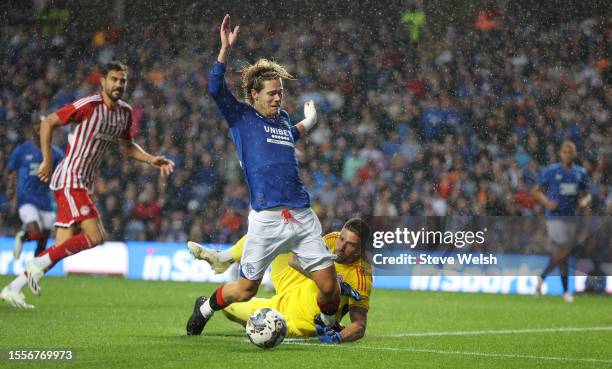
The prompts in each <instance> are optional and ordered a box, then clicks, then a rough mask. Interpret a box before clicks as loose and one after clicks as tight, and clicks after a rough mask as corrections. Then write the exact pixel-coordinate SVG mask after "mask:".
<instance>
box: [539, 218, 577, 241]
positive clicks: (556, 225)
mask: <svg viewBox="0 0 612 369" xmlns="http://www.w3.org/2000/svg"><path fill="white" fill-rule="evenodd" d="M577 226H578V225H577V224H576V221H575V220H573V219H572V217H560V218H551V219H547V220H546V231H547V232H548V239H549V240H550V241H551V242H552V243H553V244H554V245H558V246H568V247H574V246H576V245H574V243H575V242H576V231H577Z"/></svg>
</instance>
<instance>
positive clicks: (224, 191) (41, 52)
mask: <svg viewBox="0 0 612 369" xmlns="http://www.w3.org/2000/svg"><path fill="white" fill-rule="evenodd" d="M239 23H240V21H239ZM216 26H218V25H217V24H216V19H215V20H214V22H213V21H211V22H209V23H206V22H201V21H200V22H185V23H174V24H171V25H169V26H168V27H156V26H155V25H153V24H139V25H137V26H134V25H132V26H129V27H132V28H125V29H121V28H110V29H107V30H105V31H104V32H102V31H101V32H97V33H95V34H93V35H91V34H87V35H85V36H82V35H76V34H75V33H73V32H64V31H63V28H61V27H60V29H59V30H58V31H57V30H56V31H54V30H53V29H51V30H49V29H42V28H41V27H39V26H37V25H36V24H33V25H24V26H3V27H4V30H3V32H2V33H1V36H0V42H1V44H2V49H1V50H0V53H1V54H2V58H1V61H0V73H1V75H2V76H3V77H2V79H0V175H1V176H2V178H3V180H2V181H1V182H0V235H6V236H11V235H13V234H15V232H16V231H17V230H18V227H19V226H20V223H19V218H18V216H17V210H16V208H15V201H14V194H13V192H14V191H13V189H12V186H11V184H10V181H9V180H7V179H8V178H10V177H9V173H8V172H7V168H6V162H7V160H8V157H9V155H10V153H11V151H12V149H13V148H14V147H15V145H16V144H17V143H19V142H20V141H21V140H23V139H24V130H23V127H24V125H25V124H26V123H28V122H29V121H31V120H33V119H39V117H40V116H41V115H45V114H49V113H51V112H53V111H54V110H55V109H57V108H59V107H61V106H63V105H65V104H67V103H70V102H71V101H72V100H74V99H76V98H78V97H81V96H85V95H88V94H92V93H96V92H98V91H99V89H100V87H99V77H100V72H99V69H98V66H99V65H100V64H102V63H104V62H108V61H110V60H112V59H115V58H117V59H120V60H122V61H124V62H125V63H126V64H127V65H128V66H129V67H130V71H129V75H128V78H129V85H128V91H127V94H126V98H125V100H126V101H127V102H128V103H130V104H131V105H132V107H133V108H134V125H133V127H132V132H133V134H134V136H135V137H136V140H137V142H139V143H141V144H142V146H143V147H146V148H147V150H148V151H149V152H151V153H161V154H163V155H166V156H167V157H169V158H171V159H173V160H174V161H175V163H176V164H177V169H176V171H175V173H174V174H173V175H172V176H170V177H169V178H167V179H166V178H161V177H160V176H159V175H158V173H156V172H155V171H152V170H151V169H150V168H148V167H146V166H144V165H143V166H136V167H135V166H133V165H128V164H127V163H126V161H125V160H124V159H122V158H121V157H120V156H119V154H118V153H115V154H113V155H108V157H107V158H106V159H105V160H104V161H103V163H102V165H101V168H102V170H101V173H99V176H98V180H97V182H96V188H95V191H96V195H95V198H96V200H97V206H98V208H99V209H100V211H101V213H102V215H103V219H104V221H105V222H106V228H107V231H108V232H109V234H110V237H109V238H110V239H113V240H124V239H129V240H160V241H161V240H163V241H179V242H182V241H186V240H188V239H191V240H195V241H197V242H233V241H235V240H237V239H238V238H239V236H241V235H242V234H244V233H245V231H246V225H247V218H246V216H247V214H248V206H249V203H248V190H247V188H246V185H245V182H244V180H243V178H242V173H241V169H240V165H239V162H238V160H237V158H236V155H235V151H234V148H233V146H232V145H233V144H232V141H231V138H230V134H229V130H228V128H227V127H226V124H225V123H224V121H223V120H222V118H221V116H220V114H219V113H218V112H217V110H216V107H215V106H214V103H213V101H212V99H211V98H210V97H209V96H208V94H207V83H208V73H209V71H210V68H211V66H212V63H213V61H214V59H215V53H216V51H217V50H218V45H217V42H218V37H217V33H216V32H217V30H216ZM126 27H128V26H126ZM404 27H405V25H404V24H402V22H401V20H400V17H399V15H398V18H397V19H394V20H391V21H389V22H386V23H384V22H379V23H376V24H368V25H363V24H360V23H359V22H357V21H355V20H351V19H342V20H340V21H337V22H335V23H333V24H329V23H325V22H322V21H320V20H317V19H315V20H314V21H313V22H310V21H309V22H308V23H306V22H303V23H302V24H293V25H292V26H291V27H290V28H286V29H273V28H271V27H270V26H266V25H264V24H248V23H247V22H246V20H245V21H244V22H242V28H245V29H246V28H248V29H249V30H250V32H243V33H242V34H241V39H240V41H239V43H238V46H237V47H236V48H235V50H233V51H232V57H231V63H230V66H229V67H230V71H231V72H229V73H228V78H229V81H230V83H231V84H232V87H233V92H234V94H235V95H237V96H241V90H240V87H239V83H240V78H239V77H240V76H239V73H238V71H239V69H240V67H241V66H242V65H244V64H245V63H247V62H254V61H255V60H256V59H257V58H259V57H268V58H272V59H274V60H276V61H278V62H280V63H281V64H283V65H285V66H286V67H287V69H288V70H289V72H290V73H292V74H293V75H295V76H296V80H295V81H289V82H288V83H287V84H286V90H287V96H286V98H285V102H284V107H285V109H286V110H287V111H288V112H289V114H290V115H291V116H292V117H293V121H294V122H297V121H299V120H301V119H302V117H303V112H302V108H301V107H302V106H303V102H304V101H306V100H308V99H313V100H314V101H315V104H316V106H317V109H318V112H319V114H318V115H319V123H318V126H317V127H316V128H315V129H314V130H313V131H312V132H311V133H310V135H309V136H308V137H307V138H305V139H302V140H301V141H300V142H299V143H298V145H297V148H298V150H299V154H300V155H299V159H300V166H301V176H302V179H303V181H304V182H305V184H306V187H307V189H308V190H309V192H310V195H311V199H312V200H313V204H314V206H313V207H314V209H315V211H316V212H317V214H318V215H319V217H320V219H321V222H322V223H323V228H324V232H327V231H330V230H332V229H338V228H339V227H340V226H341V225H342V224H343V223H344V221H345V220H346V219H348V218H350V217H353V216H358V215H359V216H362V217H366V218H367V217H369V216H381V215H387V216H395V215H468V214H479V215H531V214H542V213H543V209H542V208H541V206H540V205H538V204H537V202H536V200H535V199H534V198H533V196H532V195H531V193H530V188H531V187H532V186H533V185H534V183H535V182H536V180H537V177H538V174H539V171H540V170H541V168H542V167H543V166H545V165H547V164H550V163H553V162H557V161H558V147H559V144H560V143H561V142H562V141H563V140H564V139H571V140H572V141H574V142H575V143H576V145H577V147H578V153H579V158H578V162H579V164H580V165H583V166H584V167H585V168H586V169H587V171H588V172H589V175H590V177H591V181H592V182H591V183H592V187H591V192H592V195H593V203H592V206H591V208H590V210H589V211H591V212H592V213H593V214H600V215H603V214H607V215H609V214H612V191H611V189H612V187H611V186H610V181H609V173H610V162H611V161H612V160H610V157H611V156H612V135H611V128H610V127H611V124H610V118H611V117H610V107H611V106H612V60H611V59H610V55H612V53H611V52H610V51H611V41H612V22H611V21H610V20H609V19H604V18H602V17H599V18H588V19H579V20H576V21H572V22H569V23H563V24H560V25H559V24H556V25H553V26H546V25H541V24H539V25H535V24H525V23H524V22H519V20H518V19H514V18H513V17H512V16H511V15H498V19H497V20H496V21H495V23H494V24H493V25H492V26H489V27H480V26H478V24H476V25H475V26H470V27H454V26H453V25H452V24H449V26H448V27H447V31H446V35H445V37H443V38H442V39H440V40H437V41H436V42H434V41H433V40H432V39H430V38H429V36H428V34H427V32H426V30H427V24H426V23H425V31H424V32H423V33H422V34H421V35H420V36H419V37H420V39H417V40H416V41H415V40H412V39H410V38H409V36H408V32H407V31H406V30H405V29H404ZM9 28H10V29H9ZM277 28H278V27H277ZM63 132H64V134H62V135H59V134H56V135H55V140H56V143H57V144H58V145H60V146H64V145H65V144H66V132H67V131H66V129H64V131H63ZM134 168H136V169H134ZM279 185H280V184H279Z"/></svg>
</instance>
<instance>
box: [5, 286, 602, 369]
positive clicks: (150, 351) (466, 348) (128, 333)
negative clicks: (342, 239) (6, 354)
mask: <svg viewBox="0 0 612 369" xmlns="http://www.w3.org/2000/svg"><path fill="white" fill-rule="evenodd" d="M9 280H10V278H9V277H8V276H2V277H0V284H2V285H4V284H6V283H7V282H8V281H9ZM214 287H215V286H214V285H212V284H202V283H177V282H153V281H136V280H125V279H122V278H110V277H89V276H70V277H65V278H64V277H62V278H46V279H44V280H43V284H42V288H43V291H42V296H41V297H35V296H32V295H31V294H30V293H29V291H28V292H26V295H27V300H28V302H30V303H32V304H34V305H35V306H36V308H35V309H34V310H17V309H13V308H11V307H9V306H8V305H6V304H2V305H0V348H2V349H9V348H10V349H18V348H24V349H53V348H56V349H58V348H70V349H74V350H75V360H74V361H73V362H62V363H60V362H55V363H50V362H45V363H40V362H38V363H33V362H8V361H7V360H3V361H2V362H0V368H5V367H6V368H8V367H14V368H43V367H44V368H62V367H66V368H181V369H183V368H248V369H252V368H265V369H272V368H284V369H291V368H334V369H335V368H608V367H612V299H611V298H610V297H606V296H588V295H587V296H580V295H579V296H577V298H576V300H575V302H574V303H572V304H567V303H564V302H563V300H562V299H561V297H543V298H536V297H533V296H516V295H510V296H508V295H485V294H460V293H433V292H412V291H392V290H374V292H373V296H372V305H371V311H370V314H369V319H368V328H367V333H366V337H365V338H364V339H362V340H360V341H358V342H355V343H348V344H342V345H338V346H326V345H320V344H319V343H318V341H317V340H316V339H315V338H310V339H300V340H295V339H292V340H285V342H284V343H283V344H282V345H281V346H279V347H277V348H275V349H272V350H262V349H259V348H257V347H255V346H254V345H252V344H251V343H249V342H248V341H247V340H246V337H245V335H244V332H243V329H242V328H241V327H240V326H238V325H236V324H235V323H232V322H230V321H228V320H226V319H225V317H224V316H223V315H222V314H217V315H216V316H215V317H214V318H213V319H212V320H211V321H210V322H209V324H208V326H207V327H206V329H205V331H204V335H203V336H200V337H187V336H186V335H185V322H186V320H187V318H188V316H189V315H190V314H191V310H192V307H193V301H194V299H195V297H196V296H198V295H199V294H209V293H210V292H211V291H212V290H213V289H214Z"/></svg>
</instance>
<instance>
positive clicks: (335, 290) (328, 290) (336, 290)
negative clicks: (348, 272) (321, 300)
mask: <svg viewBox="0 0 612 369" xmlns="http://www.w3.org/2000/svg"><path fill="white" fill-rule="evenodd" d="M319 290H320V291H321V293H322V294H323V295H325V296H329V297H333V296H338V295H340V287H339V286H338V282H337V281H335V280H332V281H324V282H323V283H321V284H320V285H319Z"/></svg>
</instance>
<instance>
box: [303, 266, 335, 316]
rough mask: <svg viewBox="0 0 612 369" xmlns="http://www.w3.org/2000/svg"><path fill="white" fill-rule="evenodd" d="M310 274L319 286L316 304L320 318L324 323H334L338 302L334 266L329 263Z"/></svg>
mask: <svg viewBox="0 0 612 369" xmlns="http://www.w3.org/2000/svg"><path fill="white" fill-rule="evenodd" d="M310 274H311V275H312V280H313V281H314V282H315V283H316V284H317V287H318V288H319V293H318V294H317V305H319V309H321V319H322V320H323V323H325V325H327V326H332V325H334V324H335V323H336V313H337V312H338V307H339V304H340V286H339V285H338V276H337V274H336V268H335V267H334V266H333V265H331V266H329V267H327V268H325V269H320V270H317V271H314V272H311V273H310Z"/></svg>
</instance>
